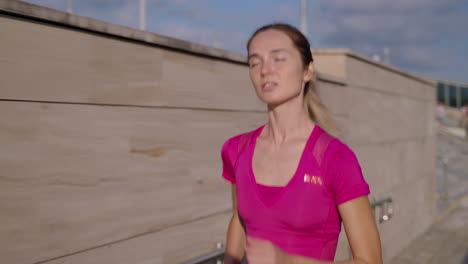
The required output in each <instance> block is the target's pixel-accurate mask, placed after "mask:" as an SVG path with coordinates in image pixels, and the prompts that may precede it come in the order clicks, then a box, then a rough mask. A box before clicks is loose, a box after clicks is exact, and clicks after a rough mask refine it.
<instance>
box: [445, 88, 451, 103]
mask: <svg viewBox="0 0 468 264" xmlns="http://www.w3.org/2000/svg"><path fill="white" fill-rule="evenodd" d="M444 95H445V98H444V99H445V100H444V101H445V105H450V86H449V85H448V84H446V83H444Z"/></svg>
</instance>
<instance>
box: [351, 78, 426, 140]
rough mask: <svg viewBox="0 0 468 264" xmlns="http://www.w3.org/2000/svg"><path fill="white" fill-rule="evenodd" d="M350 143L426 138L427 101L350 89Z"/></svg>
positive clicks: (367, 90) (356, 88) (352, 87)
mask: <svg viewBox="0 0 468 264" xmlns="http://www.w3.org/2000/svg"><path fill="white" fill-rule="evenodd" d="M348 98H349V104H348V106H349V107H348V117H349V122H350V127H352V129H349V130H348V132H349V141H350V142H352V143H353V144H373V143H382V142H390V141H399V140H403V141H407V140H409V139H415V138H423V137H425V136H427V135H428V134H429V133H430V130H428V126H427V123H428V122H429V120H427V112H426V111H427V106H426V102H425V101H420V100H414V99H412V98H408V97H405V96H398V95H390V94H386V93H382V92H379V91H376V90H369V89H363V88H359V87H354V86H350V89H349V90H348Z"/></svg>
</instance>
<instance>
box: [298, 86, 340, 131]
mask: <svg viewBox="0 0 468 264" xmlns="http://www.w3.org/2000/svg"><path fill="white" fill-rule="evenodd" d="M315 83H316V80H315V79H314V80H312V81H310V82H308V83H306V86H305V87H304V107H305V108H306V110H307V113H308V114H309V118H310V119H311V120H312V121H314V122H315V123H316V124H318V125H319V126H320V127H321V128H323V129H324V130H325V131H327V132H328V133H329V134H330V135H332V136H334V137H339V136H340V135H341V130H340V129H339V127H338V125H337V124H336V121H335V119H333V117H332V116H331V115H330V112H329V111H328V109H327V108H326V107H325V105H324V104H322V102H321V100H320V98H319V96H318V93H317V87H316V86H315Z"/></svg>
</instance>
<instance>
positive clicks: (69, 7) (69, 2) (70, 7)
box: [67, 0, 73, 14]
mask: <svg viewBox="0 0 468 264" xmlns="http://www.w3.org/2000/svg"><path fill="white" fill-rule="evenodd" d="M67 12H68V13H70V14H71V13H73V0H67Z"/></svg>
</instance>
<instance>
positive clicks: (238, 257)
mask: <svg viewBox="0 0 468 264" xmlns="http://www.w3.org/2000/svg"><path fill="white" fill-rule="evenodd" d="M244 251H245V231H244V228H243V227H242V225H241V222H240V219H239V215H238V212H237V194H236V186H235V185H234V184H233V185H232V218H231V221H230V222H229V228H228V232H227V238H226V251H225V253H224V263H225V264H238V263H241V261H242V258H243V257H244V253H245V252H244Z"/></svg>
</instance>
